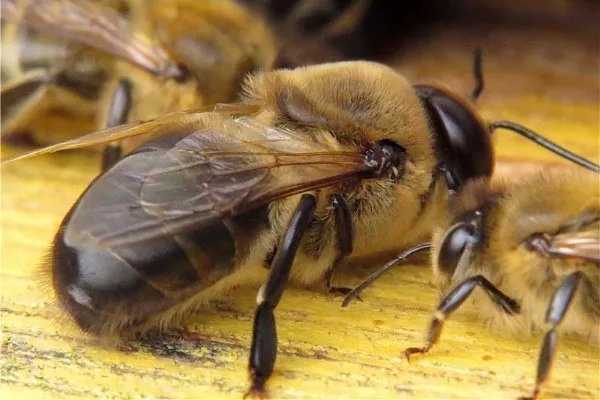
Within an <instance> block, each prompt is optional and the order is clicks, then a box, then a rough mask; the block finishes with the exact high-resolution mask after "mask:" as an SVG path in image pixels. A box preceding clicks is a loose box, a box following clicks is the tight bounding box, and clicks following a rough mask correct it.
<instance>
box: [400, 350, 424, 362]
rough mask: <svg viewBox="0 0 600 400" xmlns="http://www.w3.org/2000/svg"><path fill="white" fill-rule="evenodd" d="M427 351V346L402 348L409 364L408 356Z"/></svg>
mask: <svg viewBox="0 0 600 400" xmlns="http://www.w3.org/2000/svg"><path fill="white" fill-rule="evenodd" d="M428 351H429V347H409V348H408V349H406V350H404V352H403V354H404V357H405V358H406V361H408V363H409V364H410V357H411V356H412V355H413V354H425V353H427V352H428Z"/></svg>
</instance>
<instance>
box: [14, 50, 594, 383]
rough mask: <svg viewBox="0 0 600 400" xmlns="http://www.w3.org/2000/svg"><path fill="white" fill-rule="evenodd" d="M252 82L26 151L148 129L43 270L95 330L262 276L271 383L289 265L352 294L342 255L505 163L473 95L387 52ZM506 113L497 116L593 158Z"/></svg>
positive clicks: (264, 364) (260, 317)
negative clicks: (237, 94) (230, 94)
mask: <svg viewBox="0 0 600 400" xmlns="http://www.w3.org/2000/svg"><path fill="white" fill-rule="evenodd" d="M480 64H481V58H480V57H477V58H476V63H475V71H476V77H477V78H478V79H477V80H478V84H477V86H476V88H475V90H474V91H473V94H472V98H473V99H475V98H476V97H477V96H478V95H479V93H480V92H481V89H482V88H483V82H482V80H481V65H480ZM244 87H245V92H244V93H245V94H244V96H243V101H242V102H241V103H238V104H235V105H229V106H222V107H220V108H218V109H217V111H214V112H205V113H185V112H179V113H174V114H169V115H166V116H162V117H159V118H157V119H154V120H150V121H148V122H145V123H141V124H137V123H130V124H127V125H124V126H120V127H116V128H113V129H108V130H105V131H100V132H96V133H92V134H90V135H88V136H84V137H82V138H78V139H75V140H73V141H70V142H66V143H62V144H58V145H55V146H51V147H49V148H46V149H43V150H38V151H35V152H33V153H29V154H28V155H26V156H31V155H34V154H44V153H48V152H52V151H57V150H61V149H67V148H78V147H82V146H86V145H90V144H98V143H102V142H107V141H111V140H116V139H123V138H127V137H132V136H151V137H152V139H151V140H149V141H148V142H146V143H145V144H143V145H142V146H141V147H139V148H137V149H136V150H134V151H133V152H132V153H130V154H129V155H127V156H126V157H124V158H123V159H122V160H121V161H119V162H118V163H117V164H115V166H114V167H112V168H111V169H109V170H108V171H107V172H105V173H104V174H103V175H101V176H100V177H98V178H97V179H96V180H95V181H94V182H93V183H92V184H91V185H90V186H89V187H88V189H87V190H86V191H85V192H84V193H83V194H82V196H81V197H80V198H79V200H78V201H77V203H76V204H75V205H74V206H73V208H72V209H71V210H70V211H69V213H68V214H67V216H66V217H65V219H64V221H63V223H62V225H61V227H60V229H59V231H58V233H57V235H56V237H55V240H54V244H53V248H52V253H51V260H50V262H49V263H48V265H47V266H46V268H47V271H46V273H47V275H51V276H52V280H53V285H54V288H55V291H56V294H57V297H58V299H59V301H60V302H61V304H62V305H63V307H64V308H65V309H66V310H67V312H68V313H69V314H70V315H71V316H72V317H73V318H74V320H75V321H76V322H77V324H78V325H79V326H80V327H81V328H82V329H83V330H85V331H88V332H91V333H97V334H103V333H125V332H128V331H131V330H136V329H138V330H139V329H144V328H145V327H149V326H152V325H161V326H166V325H168V324H169V323H170V322H171V321H172V320H173V319H174V318H178V317H181V316H182V315H184V314H185V313H187V312H190V311H192V310H194V309H196V308H198V307H200V306H202V305H203V304H204V303H206V302H207V301H208V300H211V299H214V298H215V297H217V296H223V295H225V294H227V293H228V292H229V291H230V290H231V289H232V288H234V287H236V286H239V285H242V284H260V283H261V282H265V280H266V283H265V284H264V285H263V286H262V288H261V290H260V291H259V295H258V306H257V310H256V314H255V321H254V330H253V340H252V346H251V350H250V361H249V364H250V365H249V366H250V371H251V379H252V386H251V388H250V391H249V393H261V392H262V391H263V390H264V384H265V382H266V380H267V379H268V377H269V376H270V375H271V373H272V371H273V368H274V363H275V358H276V353H277V337H276V329H275V320H274V315H273V312H274V309H275V308H276V306H277V305H278V303H279V300H280V298H281V296H282V294H283V290H284V287H285V284H286V282H287V280H288V278H289V279H292V280H294V281H297V282H300V283H303V284H312V283H315V282H319V281H322V280H324V281H325V282H326V286H327V287H328V288H330V289H333V290H340V291H342V292H345V290H344V288H335V287H334V286H333V284H332V277H333V276H334V272H335V269H336V268H337V267H338V266H339V265H340V263H341V262H342V261H344V260H346V259H352V258H363V257H365V256H370V255H373V254H382V253H390V252H395V251H398V250H399V249H404V248H407V247H408V246H410V245H413V244H415V243H420V242H422V241H424V240H429V238H430V235H431V231H432V229H433V227H434V226H435V224H436V223H437V222H438V221H439V220H441V219H443V218H444V216H445V213H446V211H445V208H444V204H445V202H446V200H447V198H448V195H449V193H453V192H455V191H457V190H460V188H461V187H462V185H463V184H464V183H465V182H468V181H469V180H471V179H476V178H480V177H486V178H489V177H490V176H491V174H492V170H493V164H494V162H493V161H494V160H493V148H492V144H491V138H490V126H489V125H487V124H485V123H484V122H483V121H481V119H480V118H479V116H478V115H477V114H476V112H475V111H474V110H473V109H472V108H471V106H470V105H469V104H468V103H467V102H466V101H464V100H462V99H461V98H459V97H458V96H456V95H454V94H452V93H450V92H447V91H445V90H441V89H438V88H435V87H433V86H427V85H417V86H411V85H410V84H409V83H408V82H407V81H406V80H405V79H404V78H403V77H402V76H401V75H400V74H398V73H397V72H395V71H394V70H393V69H391V68H389V67H386V66H384V65H381V64H377V63H371V62H364V61H363V62H342V63H329V64H322V65H319V66H311V67H305V68H297V69H294V70H286V69H282V70H275V71H271V72H266V73H262V74H258V75H253V76H249V77H248V78H247V80H246V82H245V85H244ZM511 124H512V123H506V122H497V123H494V124H493V125H492V127H493V128H495V127H511V128H513V129H514V130H515V131H517V132H519V133H526V134H527V135H528V136H529V137H530V138H535V139H536V140H537V141H538V142H540V141H541V142H542V144H545V145H546V146H547V147H550V148H551V149H553V150H554V151H556V152H558V153H559V154H561V155H562V156H564V157H567V158H569V159H571V160H572V161H575V162H578V163H581V164H583V165H586V166H588V167H589V166H590V164H591V163H589V162H588V161H587V160H583V159H581V158H579V157H576V156H575V155H573V154H571V153H568V152H566V150H564V149H561V148H558V147H557V146H555V145H552V146H554V147H552V146H550V145H551V144H550V143H549V142H544V141H543V138H540V137H539V136H537V135H535V134H534V133H532V132H530V131H528V130H526V129H525V128H523V127H520V126H518V125H516V124H512V125H511ZM22 157H24V156H22ZM22 157H18V158H22ZM592 168H598V166H595V165H593V166H592ZM264 267H267V268H268V269H269V270H267V269H266V268H264ZM267 275H268V276H267Z"/></svg>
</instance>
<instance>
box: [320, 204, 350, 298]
mask: <svg viewBox="0 0 600 400" xmlns="http://www.w3.org/2000/svg"><path fill="white" fill-rule="evenodd" d="M331 204H332V205H333V212H334V217H335V230H336V235H337V241H338V249H339V253H338V257H337V258H336V260H335V261H334V263H333V265H332V266H331V268H330V269H329V271H328V272H327V276H326V277H325V279H326V282H327V283H326V284H327V289H328V290H329V293H341V294H343V295H347V294H348V293H350V291H351V290H352V289H351V288H346V287H337V286H333V284H332V282H333V277H334V275H335V268H336V267H337V266H338V265H339V263H340V262H341V261H342V260H343V259H344V258H345V257H347V256H348V255H349V254H350V253H352V249H353V247H354V229H353V226H352V215H351V214H350V209H349V208H348V204H347V203H346V200H345V199H344V197H342V196H341V195H339V194H334V195H333V196H331Z"/></svg>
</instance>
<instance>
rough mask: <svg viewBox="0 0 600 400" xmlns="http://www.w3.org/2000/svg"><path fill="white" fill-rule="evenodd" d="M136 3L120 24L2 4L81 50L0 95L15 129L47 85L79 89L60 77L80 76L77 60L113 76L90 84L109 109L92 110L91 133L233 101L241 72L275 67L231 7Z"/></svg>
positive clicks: (250, 22) (84, 7) (98, 9)
mask: <svg viewBox="0 0 600 400" xmlns="http://www.w3.org/2000/svg"><path fill="white" fill-rule="evenodd" d="M133 3H136V4H137V7H132V12H131V14H132V15H130V16H129V18H125V17H124V16H123V15H121V14H119V13H117V12H116V11H115V9H113V8H111V7H108V6H105V5H104V4H101V3H95V2H93V1H90V0H68V1H67V0H43V1H36V2H32V1H17V0H12V1H11V0H3V1H2V18H3V19H6V20H8V21H10V22H16V23H18V24H20V25H25V26H27V27H30V28H33V29H34V30H36V31H38V32H43V33H46V34H48V33H49V34H52V35H55V36H57V37H62V38H64V39H66V40H68V41H69V42H71V43H79V44H81V45H85V46H86V47H85V50H82V51H84V53H74V55H72V56H71V57H67V59H66V60H64V62H63V63H62V65H60V63H59V65H58V66H55V67H54V68H53V69H52V70H50V71H42V72H41V73H40V72H38V73H37V74H29V75H26V77H25V78H26V79H24V80H23V79H22V80H19V81H18V83H17V84H14V85H11V86H9V87H8V88H7V89H6V90H4V91H3V103H5V100H6V101H12V102H14V103H8V104H5V105H6V107H5V108H6V110H11V111H12V112H11V113H7V115H6V117H7V118H9V117H10V118H11V119H14V120H21V121H20V124H16V125H15V124H13V125H15V128H14V129H17V127H22V126H23V123H24V122H23V121H22V120H23V119H25V120H27V119H28V118H26V117H23V115H25V116H27V114H28V113H32V112H34V111H35V108H36V106H38V105H39V100H41V99H42V98H43V92H44V90H45V87H46V86H47V85H48V84H58V85H59V86H60V85H61V84H62V85H63V86H68V89H70V91H71V92H73V91H74V92H76V90H74V88H73V87H72V86H73V85H70V86H69V85H68V84H65V83H64V79H63V80H62V81H61V80H60V78H61V77H64V76H65V74H66V73H69V74H71V75H74V76H76V77H80V76H81V75H83V74H82V73H81V71H79V70H78V68H79V69H81V67H82V65H83V64H85V65H91V67H89V68H90V69H91V70H92V71H95V72H97V71H101V72H104V73H105V74H104V75H106V73H109V74H110V79H109V78H108V77H106V76H104V78H105V79H107V80H108V81H107V82H101V81H99V80H98V81H96V80H94V79H95V78H92V79H90V80H91V81H92V82H96V83H97V84H98V85H99V86H100V87H101V90H100V93H99V94H98V93H94V95H95V96H97V97H99V98H100V99H99V100H98V102H99V104H102V105H104V104H105V105H106V106H105V108H106V109H105V110H103V109H102V108H103V107H101V106H97V105H96V102H93V104H92V105H90V107H93V106H96V108H97V114H98V127H105V126H114V125H118V124H122V123H125V122H127V121H132V120H147V119H151V118H155V117H158V116H159V115H164V114H166V113H169V112H173V111H178V110H184V109H200V108H202V107H205V106H208V105H214V104H215V103H217V102H229V101H234V100H237V97H238V94H239V92H240V88H241V83H242V80H243V77H244V76H245V75H246V74H248V73H251V72H256V71H259V70H267V69H270V68H271V67H272V64H273V62H274V59H275V47H274V42H273V39H272V37H271V33H270V31H269V29H268V28H267V27H266V25H265V24H264V23H263V22H262V20H261V19H260V18H256V17H255V15H254V14H253V13H252V12H251V11H249V10H248V9H247V8H245V7H243V6H241V5H238V4H236V3H235V2H233V1H223V0H210V1H193V0H177V1H167V0H158V1H152V2H147V4H141V3H140V2H133ZM140 14H141V15H140ZM97 54H100V55H99V56H97ZM106 54H110V55H112V56H114V59H113V60H112V61H107V62H108V64H107V65H105V64H102V63H100V62H97V61H96V59H97V58H101V59H102V57H104V58H106ZM82 79H83V78H82ZM56 82H58V83H56ZM61 82H62V83H61ZM87 83H88V84H89V82H87ZM23 87H25V89H23ZM15 88H17V89H18V90H16V89H15ZM9 94H10V95H9ZM78 97H81V96H78ZM92 100H96V99H95V98H94V99H92ZM6 128H10V125H8V126H7V127H6ZM5 133H6V134H9V133H10V130H5ZM106 154H107V157H108V159H107V160H106V163H105V164H106V166H108V165H110V164H112V163H114V162H115V161H116V160H117V159H118V157H119V154H120V152H119V151H118V149H115V148H114V147H113V148H112V149H110V148H109V149H108V150H107V153H106Z"/></svg>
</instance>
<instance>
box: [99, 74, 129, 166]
mask: <svg viewBox="0 0 600 400" xmlns="http://www.w3.org/2000/svg"><path fill="white" fill-rule="evenodd" d="M130 110H131V82H130V81H129V79H125V78H123V79H121V80H120V81H119V85H118V86H117V88H116V89H115V92H114V94H113V98H112V101H111V103H110V109H109V111H108V119H107V123H106V127H107V128H112V127H113V126H117V125H121V124H124V123H125V122H127V118H128V116H129V111H130ZM121 154H122V148H121V143H120V142H111V143H109V144H108V145H106V147H105V148H104V151H103V152H102V171H106V170H107V169H109V168H110V167H112V166H113V165H115V163H116V162H117V161H119V159H120V158H121Z"/></svg>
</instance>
